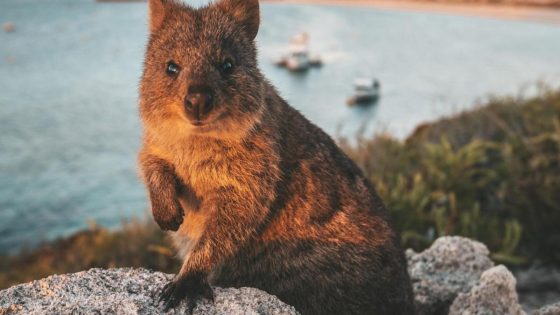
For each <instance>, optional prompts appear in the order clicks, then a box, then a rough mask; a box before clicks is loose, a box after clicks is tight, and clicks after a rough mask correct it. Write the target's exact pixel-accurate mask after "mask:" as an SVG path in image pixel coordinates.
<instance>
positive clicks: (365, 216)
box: [139, 0, 413, 315]
mask: <svg viewBox="0 0 560 315" xmlns="http://www.w3.org/2000/svg"><path fill="white" fill-rule="evenodd" d="M150 11H151V12H152V13H151V14H152V16H151V18H150V30H151V36H150V41H149V45H148V49H147V53H146V59H145V70H144V74H143V78H142V82H141V89H140V113H141V117H142V120H143V122H144V145H143V148H142V150H141V152H140V156H139V160H140V167H141V170H142V174H143V177H144V180H145V182H146V186H147V188H148V192H149V196H150V200H151V204H152V212H153V215H154V218H155V220H156V221H157V222H158V224H159V225H160V226H161V227H162V229H165V230H172V231H176V232H174V233H172V237H173V239H174V241H175V243H176V245H177V247H178V249H179V252H180V255H181V256H182V258H183V261H184V262H183V266H182V268H181V271H180V272H179V274H178V275H177V277H176V279H175V280H174V281H173V282H172V283H170V284H169V285H167V286H166V287H165V288H164V289H163V293H162V297H163V300H165V302H166V307H167V308H171V307H174V306H175V305H176V304H177V303H179V302H180V301H181V300H182V299H184V298H186V299H187V301H188V302H189V306H190V307H191V308H192V307H194V305H195V302H196V301H197V299H199V298H210V299H211V298H212V293H211V290H210V289H209V288H210V287H209V285H210V284H212V285H219V286H234V287H242V286H249V287H256V288H260V289H263V290H265V291H267V292H269V293H271V294H274V295H276V296H278V297H279V298H280V299H281V300H283V301H285V302H286V303H288V304H291V305H293V306H295V307H296V309H297V310H298V311H299V312H301V313H302V314H304V315H305V314H412V313H413V307H412V293H411V286H410V280H409V278H408V274H407V271H406V260H405V258H404V255H403V252H402V250H401V248H400V247H399V245H398V243H399V241H398V235H397V233H395V231H394V230H393V228H392V227H391V224H390V223H389V219H388V214H387V211H386V210H385V208H384V206H383V204H382V203H381V201H380V200H379V198H378V197H377V195H376V194H375V192H374V190H373V188H372V187H371V185H370V183H369V182H368V181H367V180H366V179H365V178H364V176H363V175H362V173H361V172H360V170H359V169H358V168H357V167H356V165H355V164H354V163H353V162H352V161H351V160H350V159H349V158H348V157H347V156H346V155H345V154H344V153H342V152H341V150H340V149H339V148H338V147H337V146H336V144H335V143H334V142H333V141H332V140H331V138H330V137H328V136H327V135H326V134H325V133H324V132H323V131H321V130H320V129H319V128H317V127H315V126H314V125H313V124H312V123H310V122H309V121H307V120H306V119H305V118H304V117H303V116H302V115H301V114H299V113H298V112H297V111H296V110H294V109H293V108H291V107H290V106H289V105H288V104H286V102H285V101H284V100H283V99H281V98H280V97H279V96H278V94H277V92H276V91H275V90H274V88H273V87H272V86H271V85H270V84H269V83H268V82H267V81H266V80H265V79H264V77H263V76H262V75H261V73H260V71H259V69H258V67H257V62H256V49H255V44H254V37H255V35H256V33H257V31H258V24H259V8H258V1H257V0H247V1H242V0H222V1H221V2H219V3H218V4H215V5H210V6H208V7H204V8H201V9H197V10H195V9H192V8H190V7H187V6H185V5H180V4H175V3H173V2H170V1H169V0H168V1H165V0H150ZM171 60H172V61H173V62H174V63H176V64H177V65H179V66H180V67H181V71H180V72H179V73H178V74H177V76H176V77H170V76H169V75H168V74H166V65H167V64H168V62H169V61H171ZM223 60H232V61H233V63H234V68H233V71H232V72H231V73H229V74H227V75H225V74H224V73H223V72H221V70H220V69H221V68H220V65H221V64H222V62H223ZM194 85H196V86H204V87H205V88H207V89H208V91H212V100H213V106H214V107H213V109H212V111H211V112H210V113H209V114H208V117H206V118H205V119H204V125H202V126H195V125H193V124H192V123H191V120H190V118H189V116H188V115H187V114H185V97H186V95H187V94H189V93H191V90H190V88H191V87H192V86H194Z"/></svg>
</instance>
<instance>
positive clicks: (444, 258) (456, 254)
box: [406, 237, 494, 315]
mask: <svg viewBox="0 0 560 315" xmlns="http://www.w3.org/2000/svg"><path fill="white" fill-rule="evenodd" d="M489 254H490V252H489V251H488V248H486V246H485V245H484V244H482V243H479V242H475V241H472V240H470V239H468V238H464V237H442V238H439V239H437V240H436V241H435V242H434V244H433V245H432V247H430V248H429V249H427V250H425V251H424V252H422V253H415V252H414V251H412V250H408V251H407V252H406V256H407V259H408V272H409V273H410V278H411V280H412V285H413V289H414V302H415V305H416V312H417V313H418V315H425V314H426V315H427V314H430V315H431V314H447V313H448V310H449V306H450V305H451V303H453V300H454V299H455V298H456V297H457V295H459V293H467V292H469V290H470V289H471V288H472V287H473V286H475V285H476V284H477V282H478V280H479V279H480V276H481V275H482V273H483V272H484V271H486V270H487V269H490V268H492V267H493V266H494V263H493V262H492V261H491V260H490V258H489V257H488V255H489Z"/></svg>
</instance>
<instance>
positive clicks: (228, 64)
mask: <svg viewBox="0 0 560 315" xmlns="http://www.w3.org/2000/svg"><path fill="white" fill-rule="evenodd" d="M220 71H221V72H222V73H223V74H224V75H230V74H231V73H232V72H233V61H232V60H231V59H226V60H224V62H222V64H221V65H220Z"/></svg>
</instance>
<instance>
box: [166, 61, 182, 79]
mask: <svg viewBox="0 0 560 315" xmlns="http://www.w3.org/2000/svg"><path fill="white" fill-rule="evenodd" d="M179 72H181V67H179V65H177V64H176V63H174V62H173V61H169V62H168V63H167V68H166V69H165V73H167V75H168V76H170V77H176V76H177V75H179Z"/></svg>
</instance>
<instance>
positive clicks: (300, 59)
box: [275, 33, 323, 72]
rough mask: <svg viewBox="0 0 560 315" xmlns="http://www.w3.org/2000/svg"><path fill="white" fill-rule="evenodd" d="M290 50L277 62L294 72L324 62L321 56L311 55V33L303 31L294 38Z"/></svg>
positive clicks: (317, 65)
mask: <svg viewBox="0 0 560 315" xmlns="http://www.w3.org/2000/svg"><path fill="white" fill-rule="evenodd" d="M289 50H290V52H289V54H288V55H287V56H284V57H282V58H280V59H278V60H277V61H276V62H275V63H276V65H278V66H280V67H284V68H286V69H288V70H290V71H293V72H303V71H307V70H309V68H311V67H319V66H321V65H322V64H323V63H322V61H321V59H320V58H319V57H316V56H315V57H310V55H309V35H308V34H307V33H301V34H298V35H296V36H295V37H294V38H292V40H291V42H290V48H289Z"/></svg>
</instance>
